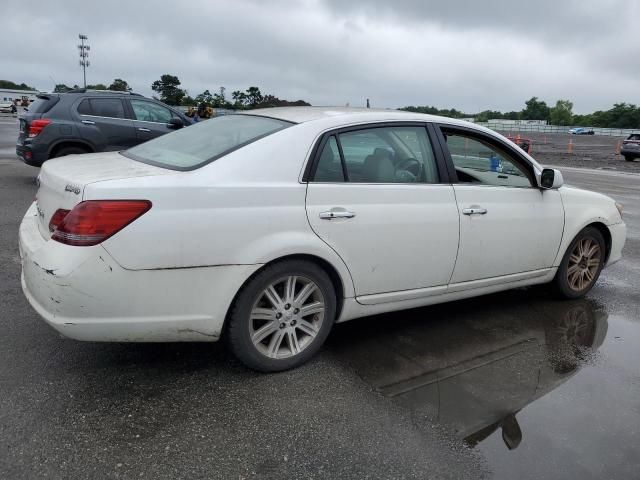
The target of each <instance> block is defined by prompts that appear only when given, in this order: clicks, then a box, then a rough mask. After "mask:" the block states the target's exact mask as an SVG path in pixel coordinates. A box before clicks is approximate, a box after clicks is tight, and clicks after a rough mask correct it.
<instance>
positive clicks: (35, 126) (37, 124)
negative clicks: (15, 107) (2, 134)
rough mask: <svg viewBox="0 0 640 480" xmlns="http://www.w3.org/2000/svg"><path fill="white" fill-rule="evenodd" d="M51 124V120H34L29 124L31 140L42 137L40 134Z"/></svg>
mask: <svg viewBox="0 0 640 480" xmlns="http://www.w3.org/2000/svg"><path fill="white" fill-rule="evenodd" d="M50 123H51V120H49V119H48V118H41V119H38V120H33V121H32V122H31V123H30V124H29V134H28V135H29V138H33V137H37V136H38V135H40V132H42V130H44V128H45V127H46V126H47V125H49V124H50Z"/></svg>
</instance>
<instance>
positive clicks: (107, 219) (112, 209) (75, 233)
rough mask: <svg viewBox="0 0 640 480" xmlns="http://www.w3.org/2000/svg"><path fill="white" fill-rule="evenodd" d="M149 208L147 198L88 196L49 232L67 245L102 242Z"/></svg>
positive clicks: (85, 244)
mask: <svg viewBox="0 0 640 480" xmlns="http://www.w3.org/2000/svg"><path fill="white" fill-rule="evenodd" d="M150 208H151V202H150V201H148V200H87V201H84V202H80V203H79V204H77V205H76V206H75V207H73V210H71V212H69V213H68V214H67V215H66V216H65V217H64V218H63V219H62V222H61V223H60V224H59V225H58V226H57V228H56V229H55V230H54V232H53V235H52V236H51V239H52V240H56V241H58V242H60V243H64V244H66V245H75V246H79V247H88V246H91V245H97V244H99V243H102V242H104V241H105V240H106V239H107V238H109V237H111V236H112V235H114V234H116V233H117V232H119V231H120V230H122V229H123V228H124V227H126V226H127V225H129V224H130V223H131V222H133V221H134V220H136V219H137V218H138V217H140V216H141V215H143V214H144V213H146V212H147V211H148V210H149V209H150Z"/></svg>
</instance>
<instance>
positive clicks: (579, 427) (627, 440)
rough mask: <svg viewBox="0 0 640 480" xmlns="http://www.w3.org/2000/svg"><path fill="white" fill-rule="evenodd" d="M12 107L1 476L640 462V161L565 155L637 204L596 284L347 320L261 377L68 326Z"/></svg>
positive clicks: (611, 471) (215, 359)
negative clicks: (59, 308)
mask: <svg viewBox="0 0 640 480" xmlns="http://www.w3.org/2000/svg"><path fill="white" fill-rule="evenodd" d="M16 134H17V125H16V123H15V120H14V119H7V118H0V307H1V308H0V478H7V479H32V478H154V479H160V478H185V479H196V478H224V479H248V478H274V479H275V478H278V479H282V478H305V479H306V478H332V479H333V478H357V479H363V478H385V479H386V478H403V479H404V478H421V479H422V478H452V479H461V478H504V479H512V478H521V479H523V478H536V479H538V478H553V479H575V478H584V479H590V478H593V479H599V478H637V472H638V471H640V458H639V457H638V455H637V448H638V445H640V408H639V405H640V401H639V400H638V399H639V398H640V373H639V371H638V365H639V364H640V349H638V344H639V343H640V290H639V288H638V283H639V282H638V281H639V280H640V206H639V205H640V201H639V200H640V176H638V175H629V174H619V173H611V172H606V171H593V170H579V169H566V170H564V174H565V179H566V181H567V182H568V183H571V184H575V185H577V186H583V187H585V188H590V189H593V190H597V191H601V192H603V193H607V194H609V195H611V196H612V197H614V198H615V199H616V200H618V201H620V202H621V203H623V204H624V205H625V221H626V222H627V225H628V228H629V233H628V240H627V245H626V247H625V249H624V252H623V254H624V258H623V260H622V261H620V262H619V263H617V264H615V265H614V266H612V267H610V268H608V269H606V270H605V271H604V272H603V274H602V276H601V279H600V281H599V282H598V284H597V285H596V286H595V288H594V289H593V290H592V292H590V294H589V295H588V296H587V298H586V299H583V300H578V301H572V302H562V301H556V300H553V299H552V298H551V297H550V296H549V295H548V293H547V292H546V290H545V289H544V288H540V287H536V288H529V289H519V290H515V291H511V292H504V293H500V294H495V295H490V296H486V297H482V298H477V299H470V300H465V301H462V302H456V303H450V304H445V305H438V306H433V307H428V308H421V309H415V310H411V311H405V312H398V313H393V314H387V315H380V316H376V317H369V318H364V319H360V320H355V321H352V322H347V323H345V324H342V325H338V326H336V328H335V329H334V331H333V332H332V334H331V336H330V338H329V340H328V343H327V345H326V347H325V348H324V349H323V350H322V352H321V354H320V355H318V356H317V357H316V358H315V359H314V360H312V361H311V362H310V363H309V364H307V365H305V366H303V367H301V368H299V369H296V370H293V371H290V372H285V373H280V374H273V375H263V374H257V373H254V372H251V371H249V370H247V369H246V368H244V367H243V366H242V365H240V364H239V363H238V362H237V361H235V360H234V359H233V358H232V357H231V356H230V354H229V353H228V352H227V351H226V349H225V347H224V345H223V344H99V343H81V342H76V341H72V340H68V339H64V338H62V337H60V336H59V335H57V334H56V333H55V332H54V331H53V330H52V329H50V328H49V327H48V326H47V325H45V324H44V323H43V322H42V321H41V320H40V319H39V317H38V316H37V314H36V313H35V312H34V311H33V310H32V309H31V307H30V306H29V305H28V303H27V301H26V300H25V299H24V297H23V295H22V292H21V289H20V261H19V255H18V248H17V231H18V225H19V222H20V219H21V217H22V215H23V213H24V211H26V209H27V207H28V205H29V204H30V202H31V201H32V198H33V195H34V193H35V184H34V178H35V176H36V175H37V172H38V170H37V169H35V168H32V167H29V166H25V165H23V164H21V163H20V162H19V160H18V159H17V158H16V157H15V155H14V152H13V142H14V140H15V136H16Z"/></svg>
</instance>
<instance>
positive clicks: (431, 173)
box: [313, 125, 440, 183]
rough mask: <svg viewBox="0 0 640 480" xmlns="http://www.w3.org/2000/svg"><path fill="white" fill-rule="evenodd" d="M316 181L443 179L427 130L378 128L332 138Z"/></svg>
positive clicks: (422, 181) (321, 161)
mask: <svg viewBox="0 0 640 480" xmlns="http://www.w3.org/2000/svg"><path fill="white" fill-rule="evenodd" d="M313 181H314V182H342V181H348V182H359V183H438V182H439V181H440V177H439V175H438V169H437V165H436V161H435V157H434V154H433V150H432V148H431V142H430V141H429V137H428V135H427V130H426V129H425V128H424V127H414V126H401V125H399V126H397V127H377V128H369V129H363V130H356V131H349V132H345V133H340V134H337V135H332V136H331V137H330V138H329V140H328V141H327V142H326V143H325V145H324V147H323V148H322V151H321V152H320V158H319V159H318V166H317V168H316V172H315V175H314V177H313Z"/></svg>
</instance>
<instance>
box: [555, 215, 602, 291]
mask: <svg viewBox="0 0 640 480" xmlns="http://www.w3.org/2000/svg"><path fill="white" fill-rule="evenodd" d="M605 248H606V247H605V242H604V238H603V237H602V234H601V233H600V231H599V230H598V229H597V228H594V227H587V228H585V229H584V230H582V231H581V232H580V233H579V234H578V235H577V236H576V238H574V239H573V242H571V245H569V248H568V249H567V252H566V253H565V254H564V257H563V258H562V262H561V263H560V267H558V272H557V273H556V277H555V279H554V281H553V284H554V289H555V291H556V293H557V294H558V295H559V296H560V297H562V298H579V297H582V296H584V295H585V294H586V293H587V292H588V291H589V290H591V287H593V285H594V284H595V283H596V281H597V280H598V277H599V276H600V272H601V271H602V267H603V266H604V259H605V254H606V250H605Z"/></svg>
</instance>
